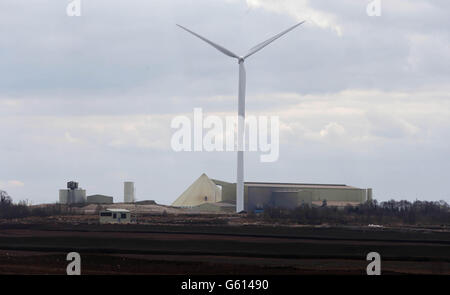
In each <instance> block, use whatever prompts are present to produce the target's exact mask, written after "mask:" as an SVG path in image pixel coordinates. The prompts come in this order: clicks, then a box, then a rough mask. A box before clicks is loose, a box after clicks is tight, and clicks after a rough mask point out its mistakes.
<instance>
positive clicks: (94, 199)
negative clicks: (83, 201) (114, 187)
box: [87, 195, 114, 204]
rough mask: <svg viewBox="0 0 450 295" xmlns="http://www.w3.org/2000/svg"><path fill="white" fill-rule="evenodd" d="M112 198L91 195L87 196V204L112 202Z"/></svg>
mask: <svg viewBox="0 0 450 295" xmlns="http://www.w3.org/2000/svg"><path fill="white" fill-rule="evenodd" d="M113 200H114V198H113V197H110V196H105V195H91V196H87V203H89V204H112V203H113Z"/></svg>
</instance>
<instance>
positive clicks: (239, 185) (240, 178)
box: [177, 21, 304, 213]
mask: <svg viewBox="0 0 450 295" xmlns="http://www.w3.org/2000/svg"><path fill="white" fill-rule="evenodd" d="M303 23H304V21H302V22H300V23H298V24H296V25H295V26H292V27H290V28H289V29H287V30H285V31H283V32H281V33H279V34H277V35H275V36H273V37H272V38H270V39H268V40H266V41H264V42H262V43H259V44H258V45H256V46H255V47H253V48H251V49H250V50H249V52H248V53H247V54H246V55H244V56H238V55H237V54H235V53H233V52H231V51H230V50H228V49H226V48H224V47H222V46H220V45H218V44H216V43H214V42H212V41H210V40H208V39H206V38H205V37H202V36H200V35H199V34H197V33H194V32H192V31H191V30H189V29H187V28H185V27H183V26H180V25H178V24H177V26H179V27H180V28H182V29H183V30H186V31H188V32H189V33H191V34H192V35H194V36H196V37H198V38H200V39H202V40H203V41H205V42H206V43H208V44H209V45H211V46H212V47H214V48H216V49H217V50H219V51H220V52H222V53H223V54H225V55H228V56H229V57H232V58H236V59H237V60H238V63H239V107H238V154H237V181H236V212H237V213H239V212H242V211H243V210H244V128H245V84H246V82H245V67H244V62H245V59H246V58H248V57H249V56H251V55H253V54H255V53H256V52H258V51H260V50H261V49H263V48H264V47H266V46H267V45H269V44H270V43H272V42H273V41H275V40H277V39H278V38H280V37H281V36H283V35H284V34H286V33H288V32H289V31H291V30H293V29H295V28H296V27H298V26H300V25H301V24H303Z"/></svg>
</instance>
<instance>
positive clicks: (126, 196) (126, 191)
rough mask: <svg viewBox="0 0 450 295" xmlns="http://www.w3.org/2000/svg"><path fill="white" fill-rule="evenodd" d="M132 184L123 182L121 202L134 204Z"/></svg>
mask: <svg viewBox="0 0 450 295" xmlns="http://www.w3.org/2000/svg"><path fill="white" fill-rule="evenodd" d="M134 193H135V190H134V182H132V181H125V182H124V186H123V201H124V202H125V203H134Z"/></svg>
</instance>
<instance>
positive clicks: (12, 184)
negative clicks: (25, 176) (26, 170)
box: [0, 180, 25, 190]
mask: <svg viewBox="0 0 450 295" xmlns="http://www.w3.org/2000/svg"><path fill="white" fill-rule="evenodd" d="M23 186H25V183H23V182H22V181H20V180H0V189H6V190H7V189H10V188H19V187H23Z"/></svg>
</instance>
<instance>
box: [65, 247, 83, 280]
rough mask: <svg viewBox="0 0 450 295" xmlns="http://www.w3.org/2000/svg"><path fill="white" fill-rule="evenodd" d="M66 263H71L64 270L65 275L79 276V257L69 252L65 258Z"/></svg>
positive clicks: (77, 254)
mask: <svg viewBox="0 0 450 295" xmlns="http://www.w3.org/2000/svg"><path fill="white" fill-rule="evenodd" d="M66 260H67V261H71V262H70V263H69V264H68V265H67V268H66V273H67V275H69V276H73V275H75V276H77V275H78V276H79V275H81V256H80V254H79V253H77V252H70V253H69V254H67V257H66Z"/></svg>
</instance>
